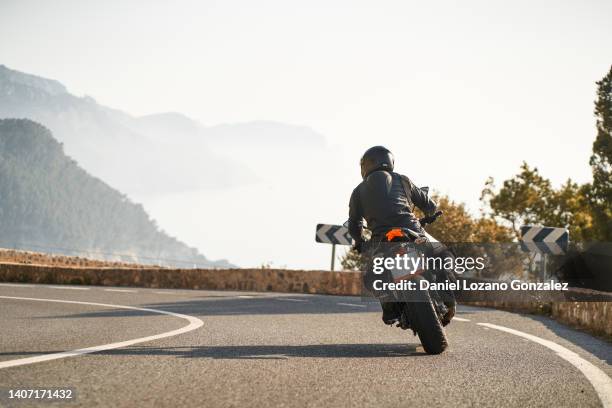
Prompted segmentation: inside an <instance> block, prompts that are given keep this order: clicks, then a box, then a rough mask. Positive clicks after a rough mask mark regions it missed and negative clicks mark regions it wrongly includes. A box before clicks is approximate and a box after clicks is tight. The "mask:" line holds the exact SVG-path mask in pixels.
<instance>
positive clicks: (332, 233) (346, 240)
mask: <svg viewBox="0 0 612 408" xmlns="http://www.w3.org/2000/svg"><path fill="white" fill-rule="evenodd" d="M316 240H317V242H322V243H324V244H334V245H352V244H353V240H352V238H351V236H350V234H349V232H348V228H346V227H343V226H341V225H329V224H318V225H317V235H316Z"/></svg>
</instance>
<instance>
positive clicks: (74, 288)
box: [47, 286, 91, 290]
mask: <svg viewBox="0 0 612 408" xmlns="http://www.w3.org/2000/svg"><path fill="white" fill-rule="evenodd" d="M47 288H49V289H70V290H89V289H91V288H79V287H78V286H47Z"/></svg>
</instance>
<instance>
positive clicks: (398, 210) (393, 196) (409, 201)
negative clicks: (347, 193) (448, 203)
mask: <svg viewBox="0 0 612 408" xmlns="http://www.w3.org/2000/svg"><path fill="white" fill-rule="evenodd" d="M413 204H414V205H416V206H417V207H419V208H421V209H422V210H423V211H424V212H430V211H433V210H435V203H434V202H433V201H431V199H429V197H428V196H427V194H426V193H425V192H423V191H422V190H421V189H419V188H417V187H416V186H414V184H413V183H412V182H411V181H410V180H409V179H408V178H407V177H405V176H402V175H400V174H398V173H395V172H390V171H386V170H378V171H374V172H372V173H371V174H369V175H368V176H367V177H366V178H365V179H364V180H363V181H362V182H361V183H360V184H359V185H358V186H357V188H355V190H354V191H353V194H352V196H351V203H350V207H351V217H350V218H351V221H353V222H355V221H358V219H359V218H364V219H365V220H366V221H367V224H368V228H369V229H370V230H372V233H373V235H375V236H376V235H380V234H384V233H385V232H386V231H388V229H389V228H393V227H406V228H410V229H413V230H416V231H419V230H420V228H421V227H420V225H419V221H418V219H417V217H416V216H415V215H414V214H413V212H412V207H413Z"/></svg>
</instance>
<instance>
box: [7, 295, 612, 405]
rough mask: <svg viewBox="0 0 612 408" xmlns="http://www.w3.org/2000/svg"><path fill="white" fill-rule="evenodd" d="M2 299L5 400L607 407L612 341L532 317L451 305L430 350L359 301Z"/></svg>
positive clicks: (252, 297)
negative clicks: (50, 393)
mask: <svg viewBox="0 0 612 408" xmlns="http://www.w3.org/2000/svg"><path fill="white" fill-rule="evenodd" d="M0 307H1V310H2V313H1V314H0V319H1V327H2V335H1V336H0V390H1V391H2V392H3V396H2V397H1V398H0V405H9V404H12V403H14V401H13V402H11V401H8V400H7V399H6V391H7V390H8V389H14V388H26V389H27V388H71V389H73V390H74V391H75V394H76V401H73V402H71V403H70V404H67V403H58V404H57V406H87V407H91V406H116V407H132V406H139V405H147V406H150V405H152V404H155V405H158V406H162V405H163V406H175V405H178V406H193V407H202V406H215V407H217V406H221V407H223V406H347V407H348V406H350V407H354V406H376V407H384V406H390V407H397V406H416V407H418V406H422V407H434V406H440V407H442V406H446V407H450V406H453V407H454V406H462V407H473V406H491V407H506V406H507V407H525V406H530V407H532V406H542V407H552V406H554V407H601V406H612V405H610V404H612V386H611V384H612V380H610V377H612V365H611V363H612V346H611V345H610V344H609V343H605V342H603V341H600V340H598V339H595V338H593V337H591V336H589V335H587V334H584V333H581V332H577V331H574V330H571V329H569V328H566V327H565V326H563V325H560V324H558V323H556V322H554V321H552V320H549V319H547V318H543V317H537V316H528V315H518V314H512V313H507V312H502V311H496V310H490V309H481V308H473V307H460V309H459V311H458V314H457V317H458V319H456V320H454V321H453V322H452V323H451V325H450V326H449V327H448V330H447V334H448V337H449V341H450V348H449V349H448V350H447V351H446V352H445V353H444V354H442V355H439V356H429V355H426V354H425V353H424V352H423V349H422V347H421V346H420V344H419V342H418V338H416V337H414V336H412V333H411V332H408V331H402V330H400V329H398V328H391V327H387V326H385V325H383V324H382V322H381V321H380V306H378V304H376V303H364V302H362V301H361V299H359V298H354V297H338V296H316V295H299V294H295V295H290V294H275V293H247V292H219V291H191V290H156V289H141V288H108V287H87V286H85V287H70V286H49V285H12V284H0ZM74 350H76V351H75V352H72V353H66V352H71V351H74ZM60 353H62V354H60ZM29 405H31V404H28V402H23V401H22V402H20V403H19V404H14V406H19V407H21V406H29Z"/></svg>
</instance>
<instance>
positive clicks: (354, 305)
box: [336, 303, 367, 307]
mask: <svg viewBox="0 0 612 408" xmlns="http://www.w3.org/2000/svg"><path fill="white" fill-rule="evenodd" d="M336 304H337V305H340V306H353V307H367V306H366V305H358V304H355V303H336Z"/></svg>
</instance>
